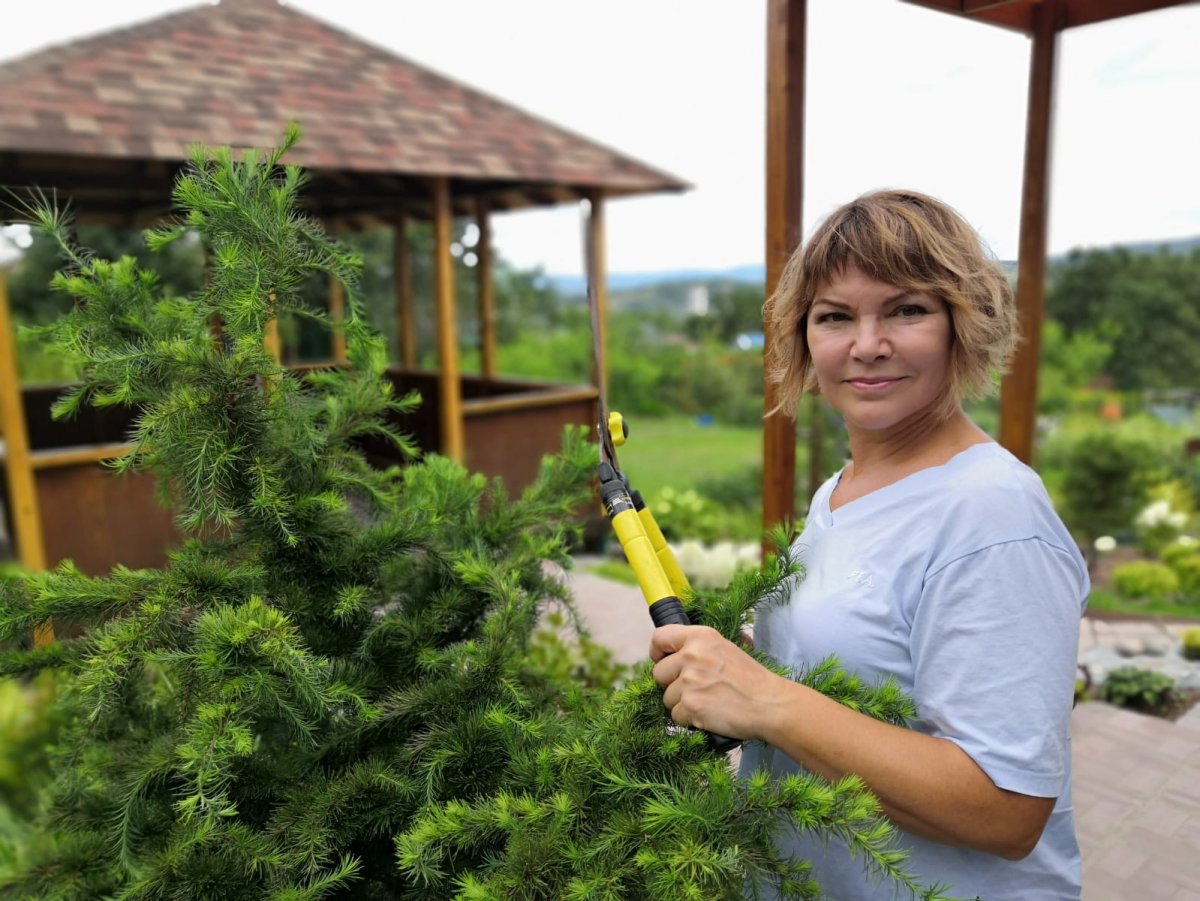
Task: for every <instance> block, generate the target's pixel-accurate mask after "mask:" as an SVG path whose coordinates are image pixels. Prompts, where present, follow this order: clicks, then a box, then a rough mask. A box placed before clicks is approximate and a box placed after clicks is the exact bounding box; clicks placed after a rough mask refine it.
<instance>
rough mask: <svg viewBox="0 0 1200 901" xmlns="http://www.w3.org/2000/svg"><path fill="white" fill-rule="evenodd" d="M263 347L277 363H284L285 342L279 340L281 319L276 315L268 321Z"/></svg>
mask: <svg viewBox="0 0 1200 901" xmlns="http://www.w3.org/2000/svg"><path fill="white" fill-rule="evenodd" d="M263 347H264V348H266V351H267V353H269V354H270V355H271V358H272V359H273V360H274V361H275V362H276V363H277V364H280V365H282V361H283V344H282V342H281V341H280V340H279V319H278V318H277V317H275V316H272V317H271V318H270V319H269V320H268V321H267V327H266V330H265V332H264V333H263Z"/></svg>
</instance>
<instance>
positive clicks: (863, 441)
mask: <svg viewBox="0 0 1200 901" xmlns="http://www.w3.org/2000/svg"><path fill="white" fill-rule="evenodd" d="M848 432H849V438H850V461H851V462H850V463H849V465H848V466H847V467H846V471H845V473H844V474H843V476H842V478H843V480H851V481H861V482H863V483H864V487H865V485H866V484H868V483H874V482H879V483H880V484H879V485H873V486H872V487H869V488H868V489H867V490H873V488H874V487H881V486H882V485H885V484H888V483H889V482H892V481H895V480H896V479H899V478H903V477H904V476H906V475H909V474H910V473H913V472H916V471H918V470H921V469H927V468H928V467H930V466H940V465H942V464H943V463H945V462H946V461H948V460H949V459H950V458H951V457H953V456H955V455H956V454H958V453H960V452H962V451H964V450H966V449H967V448H968V447H970V446H972V445H974V444H981V443H983V442H985V441H990V440H991V439H990V438H989V437H988V435H987V433H985V432H984V431H983V430H982V429H980V428H979V427H978V426H977V425H975V423H973V422H971V420H970V419H968V418H967V416H966V414H965V413H963V412H962V411H961V410H959V411H956V412H955V413H954V414H953V415H952V416H951V417H950V418H949V419H938V418H935V417H934V416H933V414H932V413H926V414H923V415H920V416H915V417H913V418H912V419H910V420H908V421H907V422H905V423H903V424H901V425H899V426H897V427H896V428H895V429H889V430H887V431H866V430H861V429H856V428H854V427H853V426H852V425H849V426H848Z"/></svg>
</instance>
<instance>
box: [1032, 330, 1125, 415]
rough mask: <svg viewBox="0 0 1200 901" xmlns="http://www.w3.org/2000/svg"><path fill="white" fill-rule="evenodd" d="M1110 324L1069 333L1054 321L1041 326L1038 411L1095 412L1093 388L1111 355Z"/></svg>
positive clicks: (1047, 412) (1048, 412) (1095, 394)
mask: <svg viewBox="0 0 1200 901" xmlns="http://www.w3.org/2000/svg"><path fill="white" fill-rule="evenodd" d="M1113 331H1115V330H1114V329H1113V328H1112V327H1111V326H1108V327H1101V328H1098V329H1094V330H1092V329H1084V328H1078V329H1075V330H1074V331H1073V332H1072V333H1071V334H1070V335H1068V334H1067V333H1066V330H1065V329H1064V328H1063V327H1062V325H1060V324H1059V323H1058V322H1056V321H1054V320H1053V319H1047V320H1046V321H1045V323H1044V324H1043V326H1042V335H1041V338H1042V341H1041V348H1040V356H1039V360H1038V412H1039V413H1041V414H1043V415H1046V416H1059V415H1064V414H1072V413H1083V412H1095V409H1094V408H1095V404H1096V401H1097V399H1098V396H1099V393H1098V392H1097V391H1096V390H1095V388H1096V386H1097V383H1098V382H1099V381H1100V378H1101V376H1102V374H1103V373H1104V367H1105V364H1106V363H1107V362H1108V360H1109V358H1110V357H1111V356H1112V352H1113V341H1114V335H1113V334H1112V333H1113Z"/></svg>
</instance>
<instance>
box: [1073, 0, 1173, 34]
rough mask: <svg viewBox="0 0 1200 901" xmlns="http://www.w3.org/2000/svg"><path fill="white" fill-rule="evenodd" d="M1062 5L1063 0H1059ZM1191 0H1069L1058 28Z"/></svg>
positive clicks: (1163, 7)
mask: <svg viewBox="0 0 1200 901" xmlns="http://www.w3.org/2000/svg"><path fill="white" fill-rule="evenodd" d="M1059 2H1060V5H1061V4H1062V0H1059ZM1187 2H1190V0H1089V2H1087V3H1081V2H1079V0H1069V2H1067V3H1066V10H1065V11H1064V12H1063V13H1062V15H1061V16H1060V18H1059V24H1058V28H1059V29H1060V30H1061V29H1064V28H1076V27H1078V26H1080V25H1092V24H1095V23H1096V22H1108V21H1110V20H1112V19H1121V18H1124V17H1125V16H1135V15H1140V14H1141V13H1148V12H1154V11H1155V10H1159V9H1167V8H1168V7H1171V6H1182V5H1183V4H1184V3H1187Z"/></svg>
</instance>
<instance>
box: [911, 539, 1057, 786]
mask: <svg viewBox="0 0 1200 901" xmlns="http://www.w3.org/2000/svg"><path fill="white" fill-rule="evenodd" d="M1080 591H1081V588H1080V584H1079V570H1078V567H1077V564H1076V562H1075V561H1074V560H1073V559H1072V558H1071V556H1070V555H1069V554H1068V553H1067V552H1066V551H1064V550H1063V549H1061V548H1057V547H1054V546H1053V545H1050V544H1048V543H1046V542H1044V541H1042V540H1040V539H1037V538H1027V539H1021V540H1016V541H1007V542H1004V543H1001V544H996V545H992V546H990V547H987V548H984V549H983V550H979V551H976V552H974V553H971V554H968V555H966V556H963V557H960V558H958V559H957V560H954V561H953V562H951V563H949V564H947V565H946V566H944V567H942V568H941V569H940V570H938V571H937V572H935V573H932V574H931V575H929V576H928V577H927V578H926V581H925V585H924V588H923V590H922V592H921V598H920V602H919V605H918V608H917V610H916V613H915V615H914V617H913V621H912V635H911V639H912V640H911V645H910V649H911V653H912V663H913V673H914V681H913V697H914V700H915V701H916V703H917V708H918V709H917V715H918V717H919V720H920V722H919V723H918V728H920V729H922V730H923V731H926V732H928V733H930V734H932V735H935V736H938V737H942V738H947V739H949V740H951V741H953V742H954V743H955V744H957V745H958V746H959V747H961V748H962V749H963V750H964V751H965V752H966V753H967V754H968V755H969V756H970V757H971V759H972V760H974V761H975V763H977V764H978V765H979V767H980V768H981V769H982V770H983V771H984V772H985V773H987V775H988V777H989V778H991V780H992V781H993V782H994V783H995V784H996V785H997V786H999V787H1000V788H1003V789H1007V790H1009V791H1015V792H1019V793H1021V794H1025V795H1032V796H1035V797H1044V798H1053V797H1057V796H1058V795H1060V794H1061V793H1062V791H1063V789H1064V779H1065V776H1066V772H1067V759H1068V757H1067V755H1068V754H1069V753H1070V746H1069V743H1068V741H1069V728H1070V716H1071V705H1072V701H1073V698H1074V684H1075V674H1076V659H1077V653H1078V643H1079V617H1080V613H1081V603H1080V597H1079V595H1080Z"/></svg>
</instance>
